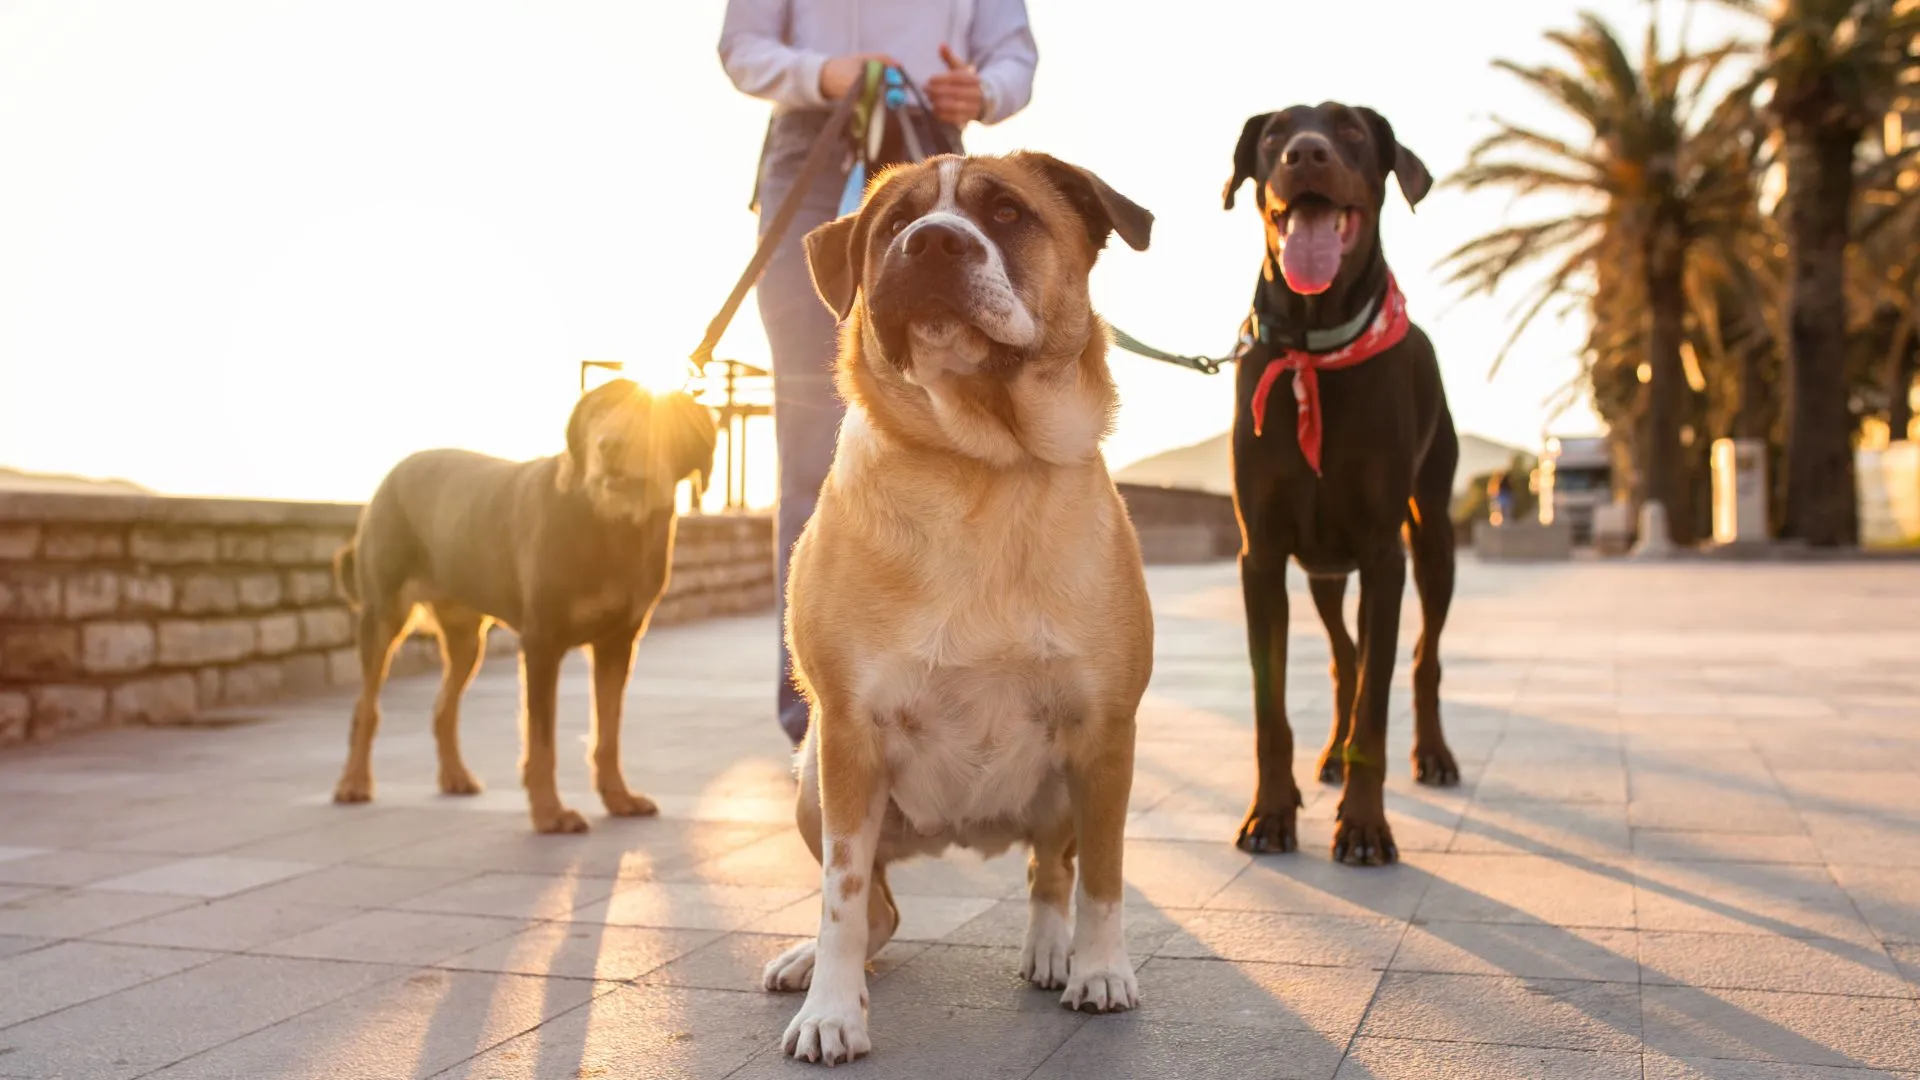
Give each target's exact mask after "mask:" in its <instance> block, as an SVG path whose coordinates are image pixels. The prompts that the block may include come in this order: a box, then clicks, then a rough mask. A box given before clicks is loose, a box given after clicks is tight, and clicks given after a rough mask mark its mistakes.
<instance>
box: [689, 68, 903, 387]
mask: <svg viewBox="0 0 1920 1080" xmlns="http://www.w3.org/2000/svg"><path fill="white" fill-rule="evenodd" d="M865 92H866V85H865V83H864V81H860V82H855V83H854V85H853V86H852V87H850V88H848V90H847V92H846V94H845V95H844V96H842V97H841V98H840V100H839V101H837V102H835V103H834V106H833V112H832V113H830V114H828V116H827V122H826V124H825V125H824V126H822V127H821V128H820V134H818V135H816V136H814V137H813V145H812V146H810V147H808V148H807V157H806V160H804V161H802V162H801V163H800V171H799V172H797V173H795V174H794V178H793V187H792V188H790V189H789V190H788V191H787V197H786V198H784V199H782V200H780V208H779V209H777V210H775V211H774V213H773V222H772V223H771V224H769V225H768V226H767V231H766V232H764V233H762V234H761V236H760V244H759V246H758V247H756V248H754V250H753V258H751V259H749V260H747V268H746V269H745V270H743V271H741V273H740V280H739V281H736V282H734V283H733V292H731V293H729V294H727V301H726V303H724V304H721V305H720V312H719V314H717V315H715V316H714V317H713V321H712V322H710V323H708V324H707V336H706V337H705V338H703V339H701V341H700V347H699V348H697V349H695V350H693V355H692V356H690V357H689V358H688V363H689V364H690V365H691V366H692V368H693V374H694V376H695V377H698V376H699V375H700V374H701V373H702V372H703V371H704V370H705V369H706V366H707V362H708V361H710V360H712V359H713V350H714V348H715V347H716V346H718V345H719V344H720V339H721V338H722V337H723V336H725V335H726V332H727V324H728V323H731V322H732V321H733V316H734V314H735V313H736V312H738V311H739V310H740V302H741V301H742V300H745V299H746V298H747V291H748V290H749V289H752V288H753V285H754V282H756V281H759V280H760V275H761V273H762V272H764V271H765V270H766V268H767V263H768V262H770V261H771V260H772V259H773V252H774V249H775V248H777V247H778V246H779V245H780V241H781V239H782V238H783V237H785V236H786V235H787V230H788V229H789V228H791V227H792V226H793V217H794V215H795V214H797V213H799V212H800V203H801V202H802V200H804V199H805V198H806V196H807V191H808V188H809V186H810V185H811V184H812V183H813V179H814V177H816V176H818V175H819V174H820V170H821V169H824V168H826V166H827V158H828V157H829V156H831V155H832V153H833V151H834V150H835V149H836V148H838V147H839V146H840V144H841V140H842V138H843V137H844V136H845V134H846V126H847V118H848V117H850V116H852V115H853V107H854V104H855V103H856V102H857V101H859V99H860V98H861V97H862V96H863V95H864V94H865Z"/></svg>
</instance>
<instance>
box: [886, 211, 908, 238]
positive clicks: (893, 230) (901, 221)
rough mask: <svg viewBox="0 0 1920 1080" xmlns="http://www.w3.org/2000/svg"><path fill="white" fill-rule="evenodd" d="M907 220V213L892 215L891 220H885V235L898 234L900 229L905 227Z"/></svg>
mask: <svg viewBox="0 0 1920 1080" xmlns="http://www.w3.org/2000/svg"><path fill="white" fill-rule="evenodd" d="M907 220H908V219H907V215H905V214H895V215H894V217H893V220H892V221H889V222H887V235H888V236H898V235H900V230H901V229H904V228H906V227H907Z"/></svg>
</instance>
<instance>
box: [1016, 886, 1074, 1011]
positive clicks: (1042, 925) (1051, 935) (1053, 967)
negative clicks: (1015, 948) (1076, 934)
mask: <svg viewBox="0 0 1920 1080" xmlns="http://www.w3.org/2000/svg"><path fill="white" fill-rule="evenodd" d="M1072 943H1073V931H1072V930H1071V929H1069V928H1068V926H1067V915H1066V912H1064V911H1061V910H1060V909H1059V908H1056V907H1054V906H1053V905H1051V904H1035V905H1033V910H1032V913H1031V914H1030V915H1028V917H1027V943H1026V945H1025V947H1024V948H1022V949H1021V950H1020V977H1021V978H1023V979H1025V980H1027V981H1028V982H1030V983H1032V984H1033V985H1035V986H1037V987H1039V988H1040V989H1042V990H1058V989H1060V988H1061V987H1063V986H1065V985H1067V978H1068V976H1069V975H1070V974H1071V973H1070V971H1069V970H1068V966H1067V957H1068V956H1069V955H1070V954H1071V952H1072Z"/></svg>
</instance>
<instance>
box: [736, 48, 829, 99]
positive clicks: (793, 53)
mask: <svg viewBox="0 0 1920 1080" xmlns="http://www.w3.org/2000/svg"><path fill="white" fill-rule="evenodd" d="M826 62H827V57H826V56H825V55H824V54H821V53H815V52H808V51H806V50H804V49H796V48H793V47H792V46H790V45H787V44H785V43H784V42H781V41H778V40H775V39H772V38H767V37H761V36H759V35H755V34H741V35H737V36H734V37H723V38H721V39H720V64H721V66H722V67H724V68H725V69H726V72H727V78H729V79H732V80H733V85H734V86H735V87H737V88H738V89H739V90H740V92H741V93H743V94H751V95H752V96H754V97H757V98H765V99H766V100H768V101H771V102H773V103H775V104H777V105H784V106H787V107H789V108H820V107H823V106H825V105H826V99H825V98H823V97H821V96H820V68H821V66H822V65H824V64H825V63H826Z"/></svg>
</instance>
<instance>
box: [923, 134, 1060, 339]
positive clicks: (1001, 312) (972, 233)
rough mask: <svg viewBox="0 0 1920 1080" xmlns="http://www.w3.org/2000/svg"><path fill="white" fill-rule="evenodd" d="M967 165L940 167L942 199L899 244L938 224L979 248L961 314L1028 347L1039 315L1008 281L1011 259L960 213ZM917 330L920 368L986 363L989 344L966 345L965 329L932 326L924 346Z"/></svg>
mask: <svg viewBox="0 0 1920 1080" xmlns="http://www.w3.org/2000/svg"><path fill="white" fill-rule="evenodd" d="M962 164H963V163H962V162H961V161H960V159H958V158H954V159H952V160H949V161H942V162H941V163H940V164H939V166H938V167H937V174H938V176H939V179H940V195H939V197H938V198H937V199H935V200H934V204H933V207H932V209H930V210H928V211H927V212H926V213H925V214H923V215H921V216H920V217H919V218H918V219H916V220H915V221H914V222H913V224H911V225H908V226H907V227H906V228H905V229H902V230H901V232H900V235H899V237H897V238H896V239H895V240H894V243H896V244H902V245H904V244H905V243H906V242H907V241H908V240H909V239H911V238H912V237H913V236H914V234H916V233H918V232H919V231H920V230H922V229H925V228H927V227H929V226H935V225H938V226H944V227H946V228H949V229H953V230H954V231H956V232H958V233H960V234H962V235H964V236H967V237H970V238H971V239H972V240H973V241H974V242H976V243H978V244H979V245H980V248H981V250H982V251H984V252H985V257H984V258H983V259H981V260H980V262H979V263H977V264H975V265H974V266H972V267H970V268H969V271H968V273H967V276H966V278H965V279H964V282H963V293H962V295H960V296H956V297H954V300H955V302H956V304H957V306H959V307H960V309H961V311H960V315H961V317H962V318H964V319H966V320H968V321H969V322H970V323H971V324H972V325H973V326H974V327H977V328H978V329H979V331H980V333H982V334H985V335H986V336H987V337H989V338H991V339H993V340H994V341H997V342H999V343H1000V344H1002V345H1010V346H1012V347H1013V348H1016V349H1024V348H1028V347H1030V346H1031V345H1033V343H1034V339H1035V338H1036V337H1037V336H1038V335H1039V328H1038V327H1037V326H1036V325H1035V324H1034V321H1033V313H1032V312H1031V311H1029V310H1027V305H1026V302H1025V301H1023V300H1021V299H1020V294H1019V293H1017V292H1015V291H1014V288H1013V281H1012V280H1011V279H1010V278H1008V276H1007V260H1006V256H1005V255H1004V254H1002V253H1001V251H1000V246H999V245H998V244H995V243H994V242H993V238H992V237H990V236H988V235H987V234H986V231H985V230H983V229H981V228H980V224H979V223H978V222H976V221H974V220H973V219H972V218H970V217H968V216H967V215H966V212H965V211H963V210H962V209H961V208H960V201H959V198H960V171H961V166H962ZM914 331H915V333H914V340H913V354H914V361H915V365H916V366H918V365H919V364H922V363H927V364H930V365H933V366H936V367H937V368H939V369H940V370H947V371H955V372H958V373H961V374H965V373H969V372H972V371H974V370H976V369H977V368H978V367H979V365H980V361H982V360H984V359H985V358H986V352H987V350H986V348H985V343H984V342H982V343H978V344H977V345H976V344H975V343H973V342H968V341H966V340H965V339H966V338H967V337H968V336H969V335H968V334H966V333H965V332H964V328H956V329H955V330H944V329H942V324H941V323H935V324H929V325H928V327H927V331H926V335H925V336H926V338H927V339H928V340H924V341H923V340H922V334H921V332H920V327H919V326H918V325H916V326H915V327H914Z"/></svg>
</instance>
